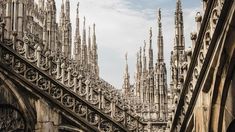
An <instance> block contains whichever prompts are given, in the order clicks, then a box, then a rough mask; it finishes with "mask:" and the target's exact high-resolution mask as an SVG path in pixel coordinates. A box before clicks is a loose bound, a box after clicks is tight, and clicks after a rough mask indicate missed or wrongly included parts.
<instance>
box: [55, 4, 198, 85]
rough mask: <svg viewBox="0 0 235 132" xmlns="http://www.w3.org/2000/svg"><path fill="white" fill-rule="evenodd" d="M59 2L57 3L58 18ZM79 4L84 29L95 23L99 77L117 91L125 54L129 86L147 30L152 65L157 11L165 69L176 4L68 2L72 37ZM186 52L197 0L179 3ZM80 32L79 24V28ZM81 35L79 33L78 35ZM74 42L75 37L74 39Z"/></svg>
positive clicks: (170, 43)
mask: <svg viewBox="0 0 235 132" xmlns="http://www.w3.org/2000/svg"><path fill="white" fill-rule="evenodd" d="M61 1H62V0H56V2H57V11H58V12H57V15H59V12H60V5H61ZM78 2H80V18H81V20H80V21H81V23H82V20H83V19H82V18H83V16H86V20H87V26H89V25H92V24H93V23H96V35H97V44H98V55H99V60H98V61H99V66H100V76H101V77H102V78H103V79H105V80H106V81H108V82H109V83H111V84H112V85H113V86H115V87H117V88H121V87H122V83H123V74H124V68H125V53H126V52H128V63H129V71H130V75H131V83H133V82H134V73H135V70H136V53H137V50H139V47H140V46H143V41H144V40H146V41H147V42H149V37H148V36H149V28H150V27H153V48H154V57H155V59H154V62H156V55H157V53H156V51H157V43H156V40H157V19H156V17H157V16H156V14H157V13H156V11H157V9H158V8H161V10H162V23H163V37H164V38H163V39H164V56H165V62H166V64H167V69H168V78H169V74H170V73H169V65H170V52H171V50H172V49H173V42H174V11H175V7H176V5H175V4H176V0H70V4H71V21H72V25H73V34H74V32H75V21H76V20H75V18H76V6H77V3H78ZM182 6H183V11H184V26H185V40H186V45H187V46H186V48H187V47H189V46H190V45H191V41H190V35H189V34H190V32H192V31H195V25H196V24H195V22H194V18H195V14H196V12H198V11H200V10H201V1H200V0H182ZM80 29H82V24H80ZM80 32H81V31H80ZM73 38H74V36H73ZM167 81H168V84H169V82H170V80H169V79H168V80H167Z"/></svg>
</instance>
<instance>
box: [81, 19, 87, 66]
mask: <svg viewBox="0 0 235 132" xmlns="http://www.w3.org/2000/svg"><path fill="white" fill-rule="evenodd" d="M82 64H84V65H86V64H87V45H86V18H85V17H84V19H83V34H82Z"/></svg>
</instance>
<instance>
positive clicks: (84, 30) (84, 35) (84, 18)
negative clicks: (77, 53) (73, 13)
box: [82, 16, 86, 45]
mask: <svg viewBox="0 0 235 132" xmlns="http://www.w3.org/2000/svg"><path fill="white" fill-rule="evenodd" d="M82 37H83V38H82V39H83V43H82V44H83V45H86V17H85V16H84V17H83V34H82Z"/></svg>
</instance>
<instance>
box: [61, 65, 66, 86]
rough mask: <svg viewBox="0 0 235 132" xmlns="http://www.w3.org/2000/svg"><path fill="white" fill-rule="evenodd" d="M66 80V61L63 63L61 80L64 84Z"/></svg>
mask: <svg viewBox="0 0 235 132" xmlns="http://www.w3.org/2000/svg"><path fill="white" fill-rule="evenodd" d="M64 81H65V63H62V64H61V82H62V84H64Z"/></svg>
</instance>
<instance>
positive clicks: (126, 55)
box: [125, 52, 127, 64]
mask: <svg viewBox="0 0 235 132" xmlns="http://www.w3.org/2000/svg"><path fill="white" fill-rule="evenodd" d="M125 59H126V64H127V52H126V54H125Z"/></svg>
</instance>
